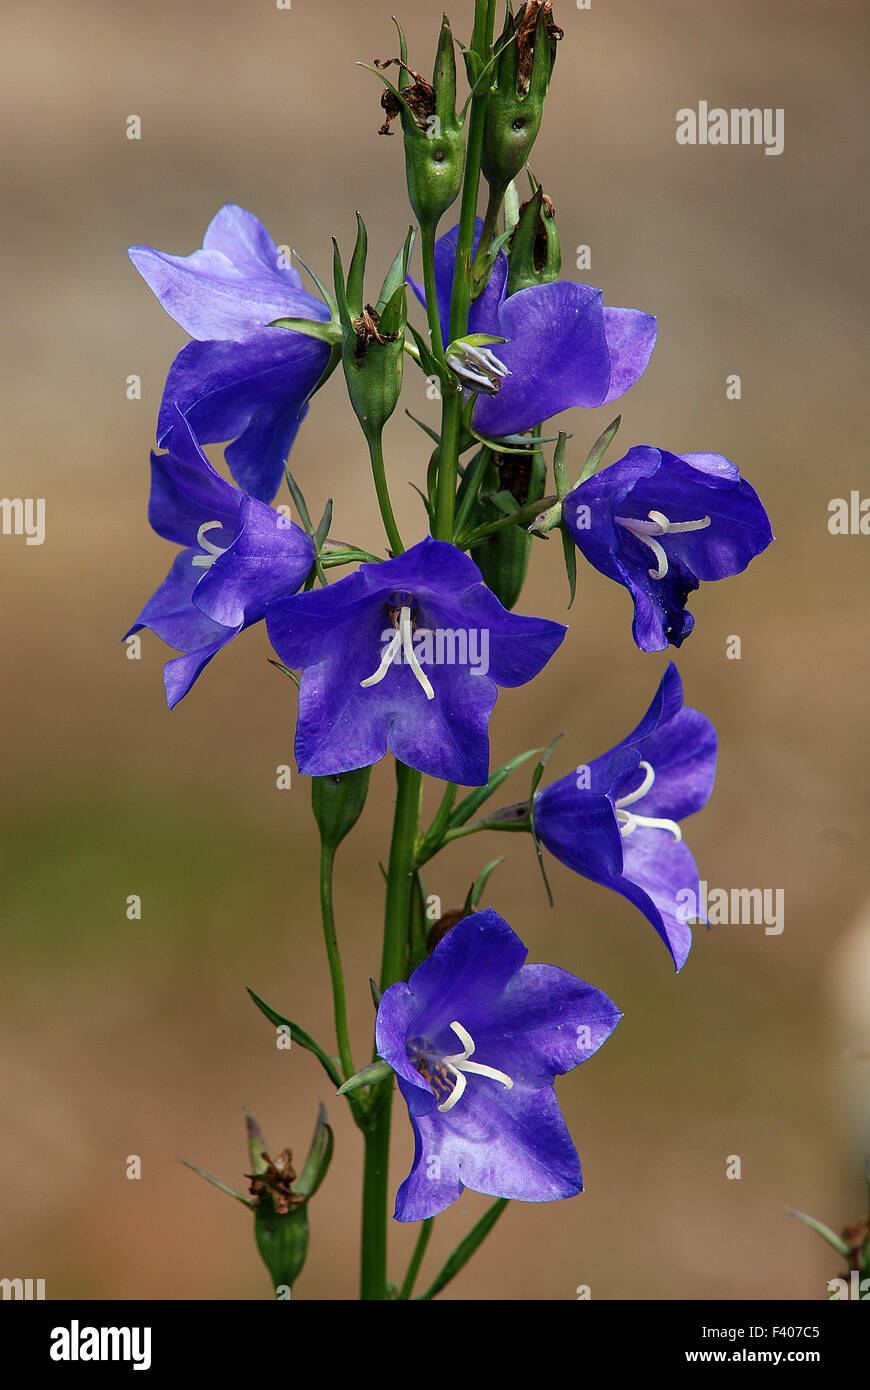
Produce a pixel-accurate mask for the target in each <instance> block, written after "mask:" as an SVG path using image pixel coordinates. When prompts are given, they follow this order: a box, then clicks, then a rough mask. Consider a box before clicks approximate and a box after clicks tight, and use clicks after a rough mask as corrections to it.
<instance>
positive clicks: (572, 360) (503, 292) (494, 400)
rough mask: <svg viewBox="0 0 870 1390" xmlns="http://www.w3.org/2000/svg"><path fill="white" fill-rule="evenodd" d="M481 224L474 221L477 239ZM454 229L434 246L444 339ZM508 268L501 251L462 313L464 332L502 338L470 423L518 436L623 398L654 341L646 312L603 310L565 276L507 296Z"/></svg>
mask: <svg viewBox="0 0 870 1390" xmlns="http://www.w3.org/2000/svg"><path fill="white" fill-rule="evenodd" d="M481 227H482V223H480V221H478V226H477V235H478V236H479V235H480V231H481ZM457 234H458V229H457V228H455V227H454V228H453V230H452V231H450V232H447V233H446V235H444V236H442V237H439V238H438V241H437V243H436V246H435V282H436V290H437V295H438V311H439V316H440V318H441V326H442V333H443V334H444V342H445V343H447V342H448V333H449V329H448V323H447V320H448V318H449V305H450V294H451V291H452V288H453V268H454V266H453V258H454V254H455V250H456V240H457ZM507 271H508V266H507V260H506V258H505V256H504V253H503V252H500V253H499V255H498V257H497V259H496V261H495V264H494V267H493V271H492V275H491V277H490V280H489V283H488V284H487V286H486V288H485V289H484V291H483V292H482V294H481V295H480V296H479V298H478V299H477V300H476V301H475V302H474V303H473V304H472V306H471V313H470V316H469V323H468V331H469V333H488V334H491V335H493V336H495V337H500V338H505V339H506V340H507V341H506V342H504V343H494V344H492V346H491V349H490V351H491V352H492V353H493V354H494V355H495V357H496V358H497V359H498V361H499V364H500V365H501V366H502V367H503V369H504V370H503V372H502V373H499V377H500V380H499V381H498V384H497V389H496V390H495V391H494V392H493V394H481V395H480V396H479V397H478V399H477V402H476V404H475V407H474V413H473V416H472V424H473V426H474V428H475V429H476V430H478V431H479V432H480V433H481V434H484V435H487V436H490V437H493V438H496V437H499V436H503V435H508V434H518V433H522V431H524V430H530V429H532V428H533V427H534V426H535V425H540V424H542V423H543V422H544V421H545V420H549V419H550V417H551V416H553V415H558V414H559V412H560V411H562V410H566V409H567V408H568V407H569V406H573V405H580V406H586V407H593V406H598V405H604V404H606V403H607V402H608V401H614V400H616V399H617V397H618V396H622V395H624V394H625V392H626V391H627V390H628V389H629V387H630V386H633V385H634V383H635V382H636V381H637V380H638V378H639V377H641V376H642V375H643V373H644V371H645V370H646V367H647V363H648V362H649V359H650V357H651V355H652V350H653V348H654V347H655V341H656V332H657V327H656V320H655V319H654V318H653V317H651V315H649V314H644V313H641V311H640V310H639V309H611V308H605V306H604V297H603V295H602V293H601V290H596V289H593V288H592V286H591V285H581V284H575V283H574V282H572V281H569V280H554V281H552V282H550V283H548V284H543V285H532V286H531V287H530V288H528V289H524V290H519V291H517V293H516V294H512V295H507ZM414 289H415V291H416V293H417V296H418V298H419V299H420V300H421V301H422V302H423V303H424V304H425V302H426V301H425V295H424V294H423V291H422V290H421V288H420V287H419V286H418V285H415V286H414ZM492 385H493V386H495V385H496V383H495V382H493V383H492Z"/></svg>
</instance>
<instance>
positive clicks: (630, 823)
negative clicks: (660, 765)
mask: <svg viewBox="0 0 870 1390" xmlns="http://www.w3.org/2000/svg"><path fill="white" fill-rule="evenodd" d="M637 770H638V772H641V771H642V772H643V781H642V782H641V784H640V786H639V787H636V788H635V790H634V791H633V792H628V793H627V795H626V796H621V797H620V798H619V800H618V801H614V803H613V809H614V810H615V811H616V819H617V820H618V821H619V833H620V835H623V836H625V835H630V834H631V833H632V831H633V830H636V829H637V827H638V826H639V825H643V826H646V827H647V828H648V829H650V830H670V832H671V834H672V835H673V837H674V839H675V840H682V838H683V832H682V830H681V829H680V827H679V826H678V825H677V822H676V821H675V820H665V819H661V820H660V819H659V818H658V817H656V816H639V815H638V814H637V812H636V811H627V810H626V809H625V808H626V806H632V805H634V803H635V802H636V801H640V800H641V798H642V797H644V796H646V794H647V792H648V791H649V790H650V787H651V786H652V784H653V782H654V781H655V779H656V775H655V771H654V770H653V767H652V764H651V763H647V762H640V763H638V766H637Z"/></svg>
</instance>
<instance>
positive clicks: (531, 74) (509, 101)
mask: <svg viewBox="0 0 870 1390" xmlns="http://www.w3.org/2000/svg"><path fill="white" fill-rule="evenodd" d="M561 37H562V30H561V29H559V28H558V26H557V25H556V24H555V23H554V22H553V6H552V3H551V0H527V3H526V4H525V5H523V6H522V8H521V9H520V10H519V11H518V13H517V15H516V16H514V15H513V14H512V13H511V11H510V9H508V14H507V18H506V20H505V26H504V29H503V31H502V34H501V37H500V39H499V40H498V42H497V43H496V46H495V49H496V52H498V53H499V57H498V58H497V60H496V64H495V80H494V82H493V85H492V88H491V91H490V95H489V101H488V104H487V110H486V124H485V126H484V136H483V157H482V160H481V168H482V169H483V173H484V177H485V178H486V180H487V182H488V183H489V185H490V188H491V190H492V191H493V193H494V194H496V195H497V196H498V197H499V198H500V197H502V196H503V195H504V192H505V190H506V189H507V186H508V184H509V183H510V181H511V179H513V178H514V177H515V176H516V175H517V174H518V173H519V171H520V169H522V167H523V165H524V164H525V163H526V161H527V159H528V158H529V155H530V154H531V151H532V146H533V145H534V143H535V140H536V139H537V136H538V131H539V130H540V128H541V117H542V116H543V113H544V99H545V97H546V95H547V91H548V89H549V86H550V77H551V75H552V72H553V64H554V62H555V58H556V41H557V40H558V39H560V38H561Z"/></svg>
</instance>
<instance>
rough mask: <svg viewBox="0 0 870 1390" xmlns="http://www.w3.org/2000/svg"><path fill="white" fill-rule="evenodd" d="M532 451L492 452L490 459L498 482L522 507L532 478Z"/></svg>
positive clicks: (526, 498)
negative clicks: (496, 472) (496, 473)
mask: <svg viewBox="0 0 870 1390" xmlns="http://www.w3.org/2000/svg"><path fill="white" fill-rule="evenodd" d="M532 457H533V455H532V451H531V450H529V453H528V455H526V454H495V453H494V454H493V456H492V461H493V463H494V464H495V466H496V468H497V469H498V476H499V482H500V483H501V486H502V489H503V491H505V492H509V493H510V495H511V497H515V498H516V500H517V501H518V502H519V504H520V506H521V507H522V506H523V505H524V504H525V503H526V502H527V501H528V496H529V483H530V482H531V478H532Z"/></svg>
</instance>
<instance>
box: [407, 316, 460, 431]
mask: <svg viewBox="0 0 870 1390" xmlns="http://www.w3.org/2000/svg"><path fill="white" fill-rule="evenodd" d="M408 332H409V333H410V335H411V337H412V338H413V339H414V343H415V345H416V348H417V351H418V352H419V354H420V361H419V366H420V369H421V371H422V372H424V373H425V375H426V376H427V377H430V376H434V377H437V378H438V380H439V381H440V383H441V385H442V386H449V385H450V384H451V381H450V374H449V372H448V371H447V368H446V367H445V366H444V364H443V362H439V361H438V358H437V357H436V356H435V355H434V353H433V352H432V350H431V348H430V347H429V344H428V343H427V342H426V339H425V338H424V337H423V335H422V333H420V332H419V330H418V329H416V328H415V327H414V325H413V324H412V323H409V324H408ZM405 413H406V414H408V413H409V412H407V411H406V412H405ZM411 419H412V420H413V419H414V416H413V415H412V416H411ZM416 423H417V424H419V421H417V422H416ZM424 428H425V426H424ZM427 433H428V434H432V433H433V431H431V430H428V431H427ZM435 438H437V439H438V442H439V444H440V442H441V437H440V435H436V436H435Z"/></svg>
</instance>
